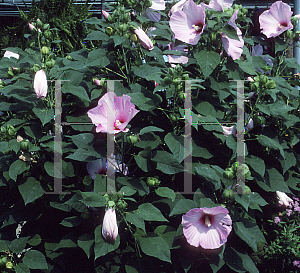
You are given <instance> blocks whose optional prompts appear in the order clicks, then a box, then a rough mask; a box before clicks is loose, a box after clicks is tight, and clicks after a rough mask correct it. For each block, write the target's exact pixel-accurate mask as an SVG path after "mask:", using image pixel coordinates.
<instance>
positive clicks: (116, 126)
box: [115, 119, 122, 130]
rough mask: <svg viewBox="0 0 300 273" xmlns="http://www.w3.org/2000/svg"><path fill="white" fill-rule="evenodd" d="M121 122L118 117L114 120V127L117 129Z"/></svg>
mask: <svg viewBox="0 0 300 273" xmlns="http://www.w3.org/2000/svg"><path fill="white" fill-rule="evenodd" d="M121 124H122V122H120V121H119V120H118V119H116V121H115V129H116V130H117V129H119V126H120V125H121Z"/></svg>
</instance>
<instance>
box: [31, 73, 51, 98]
mask: <svg viewBox="0 0 300 273" xmlns="http://www.w3.org/2000/svg"><path fill="white" fill-rule="evenodd" d="M33 88H34V91H35V93H36V96H37V97H38V98H45V97H46V95H47V88H48V85H47V77H46V73H45V71H44V70H39V71H37V72H36V73H35V77H34V82H33Z"/></svg>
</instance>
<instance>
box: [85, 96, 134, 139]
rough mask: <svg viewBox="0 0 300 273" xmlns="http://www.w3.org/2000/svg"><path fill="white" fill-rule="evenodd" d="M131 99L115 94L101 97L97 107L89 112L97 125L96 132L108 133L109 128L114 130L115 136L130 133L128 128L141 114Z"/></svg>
mask: <svg viewBox="0 0 300 273" xmlns="http://www.w3.org/2000/svg"><path fill="white" fill-rule="evenodd" d="M130 99H131V98H130V97H129V96H128V95H123V96H122V97H117V96H116V95H115V93H113V92H108V93H106V94H105V95H104V96H103V97H101V99H100V100H99V101H98V105H97V107H95V108H92V109H91V110H89V111H88V116H89V118H90V119H91V120H92V122H93V123H94V124H95V125H96V132H97V133H100V132H101V133H104V132H105V133H107V132H108V130H109V128H112V129H113V130H114V133H115V134H116V133H119V132H128V129H126V126H127V125H128V123H129V122H130V120H131V119H132V118H133V117H134V116H135V115H136V114H137V113H138V112H139V110H137V109H135V105H134V104H133V103H132V102H130ZM108 122H109V123H111V124H108Z"/></svg>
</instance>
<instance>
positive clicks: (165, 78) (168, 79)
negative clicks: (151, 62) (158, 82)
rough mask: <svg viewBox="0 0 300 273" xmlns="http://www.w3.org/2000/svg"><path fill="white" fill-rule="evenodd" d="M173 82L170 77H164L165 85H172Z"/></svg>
mask: <svg viewBox="0 0 300 273" xmlns="http://www.w3.org/2000/svg"><path fill="white" fill-rule="evenodd" d="M172 82H173V81H172V79H171V78H170V77H168V76H167V77H164V83H165V84H171V83H172Z"/></svg>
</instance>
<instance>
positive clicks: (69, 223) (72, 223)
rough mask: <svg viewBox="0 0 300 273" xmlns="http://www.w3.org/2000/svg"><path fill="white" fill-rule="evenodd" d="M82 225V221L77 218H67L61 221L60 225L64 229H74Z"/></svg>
mask: <svg viewBox="0 0 300 273" xmlns="http://www.w3.org/2000/svg"><path fill="white" fill-rule="evenodd" d="M81 223H82V219H81V218H80V217H79V216H71V217H67V218H65V219H64V220H62V221H61V223H60V224H61V225H63V226H65V227H76V226H78V225H80V224H81Z"/></svg>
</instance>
